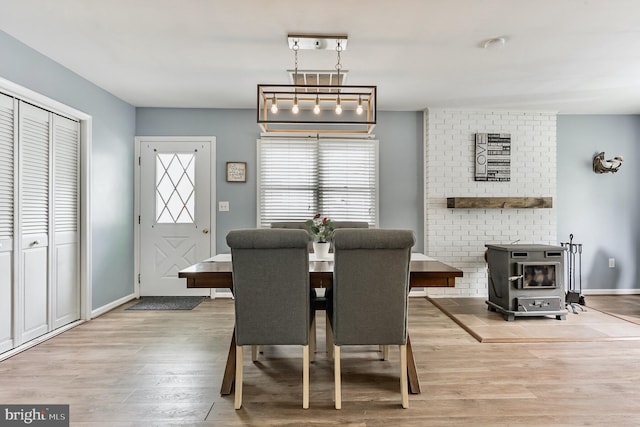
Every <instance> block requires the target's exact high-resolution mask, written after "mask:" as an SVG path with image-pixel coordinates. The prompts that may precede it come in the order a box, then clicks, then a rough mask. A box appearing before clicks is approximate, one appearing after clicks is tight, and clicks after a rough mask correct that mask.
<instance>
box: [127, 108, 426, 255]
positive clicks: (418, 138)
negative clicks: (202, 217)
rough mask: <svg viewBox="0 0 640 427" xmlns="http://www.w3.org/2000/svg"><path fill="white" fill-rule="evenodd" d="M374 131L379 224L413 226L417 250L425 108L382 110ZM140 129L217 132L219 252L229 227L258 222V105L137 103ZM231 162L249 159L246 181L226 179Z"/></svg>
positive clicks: (420, 231)
mask: <svg viewBox="0 0 640 427" xmlns="http://www.w3.org/2000/svg"><path fill="white" fill-rule="evenodd" d="M374 133H375V135H376V137H377V138H378V139H379V140H380V226H381V227H384V228H409V229H412V230H414V231H415V233H416V239H417V242H416V246H415V250H416V251H422V250H423V247H424V245H423V235H424V233H423V223H422V217H423V204H422V200H423V198H422V158H423V157H422V112H380V113H378V124H377V125H376V127H375V129H374ZM136 134H137V135H138V136H205V135H212V136H215V137H216V148H217V150H216V163H217V164H216V170H217V176H216V182H217V184H216V193H217V194H216V195H217V199H218V200H227V201H229V205H230V211H229V212H218V213H217V225H216V238H217V245H216V251H217V252H218V253H219V252H225V251H228V247H227V245H226V242H225V237H226V235H227V232H228V231H229V230H232V229H234V228H243V227H255V226H256V177H255V171H256V140H257V139H258V138H259V137H260V131H259V128H258V125H257V124H256V115H255V111H254V110H225V109H169V108H138V109H137V110H136ZM228 161H241V162H245V161H246V162H247V164H248V176H247V182H246V183H227V182H226V180H225V165H226V162H228ZM215 206H217V201H216V203H215Z"/></svg>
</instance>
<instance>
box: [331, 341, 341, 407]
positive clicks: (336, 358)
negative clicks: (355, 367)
mask: <svg viewBox="0 0 640 427" xmlns="http://www.w3.org/2000/svg"><path fill="white" fill-rule="evenodd" d="M333 382H334V390H335V404H336V409H342V384H341V380H340V346H338V345H334V346H333Z"/></svg>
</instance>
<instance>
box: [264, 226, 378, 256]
mask: <svg viewBox="0 0 640 427" xmlns="http://www.w3.org/2000/svg"><path fill="white" fill-rule="evenodd" d="M333 226H334V229H336V230H337V229H338V228H369V223H368V222H366V221H334V222H333ZM271 228H292V229H302V230H307V232H308V233H309V234H311V227H309V226H308V225H306V224H305V223H304V222H297V221H283V222H272V223H271ZM312 243H313V242H309V252H312V251H313V244H312ZM330 251H331V252H333V242H331V249H330Z"/></svg>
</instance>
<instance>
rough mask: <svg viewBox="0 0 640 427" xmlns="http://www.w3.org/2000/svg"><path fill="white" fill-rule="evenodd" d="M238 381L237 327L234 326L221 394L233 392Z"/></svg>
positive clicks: (225, 394)
mask: <svg viewBox="0 0 640 427" xmlns="http://www.w3.org/2000/svg"><path fill="white" fill-rule="evenodd" d="M235 381H236V328H235V326H234V327H233V333H232V335H231V344H230V345H229V354H228V355H227V365H226V366H225V367H224V376H223V377H222V387H220V395H221V396H227V395H229V394H231V391H232V390H233V386H234V384H235Z"/></svg>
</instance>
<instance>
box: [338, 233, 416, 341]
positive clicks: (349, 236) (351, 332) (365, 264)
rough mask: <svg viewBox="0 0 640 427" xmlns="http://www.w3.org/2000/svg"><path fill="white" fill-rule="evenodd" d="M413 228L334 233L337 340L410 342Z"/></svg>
mask: <svg viewBox="0 0 640 427" xmlns="http://www.w3.org/2000/svg"><path fill="white" fill-rule="evenodd" d="M414 244H415V236H414V234H413V231H411V230H381V229H341V230H336V231H335V233H334V245H335V254H334V256H335V262H334V268H333V291H332V293H333V300H332V305H333V307H332V311H333V319H332V323H333V332H334V342H335V343H336V344H337V345H342V344H344V345H349V344H352V345H357V344H398V345H400V344H405V343H406V340H407V296H408V292H409V264H410V262H411V248H412V247H413V245H414Z"/></svg>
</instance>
